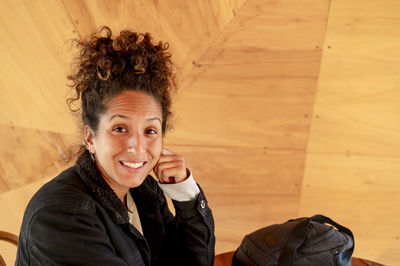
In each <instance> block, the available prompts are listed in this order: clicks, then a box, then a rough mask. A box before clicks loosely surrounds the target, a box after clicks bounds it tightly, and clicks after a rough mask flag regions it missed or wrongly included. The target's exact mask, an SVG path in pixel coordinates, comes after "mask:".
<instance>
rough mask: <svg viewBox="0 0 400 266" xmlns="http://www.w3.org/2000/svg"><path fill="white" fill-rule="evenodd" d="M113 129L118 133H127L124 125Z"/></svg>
mask: <svg viewBox="0 0 400 266" xmlns="http://www.w3.org/2000/svg"><path fill="white" fill-rule="evenodd" d="M113 131H114V132H117V133H125V132H126V129H125V128H124V127H114V128H113Z"/></svg>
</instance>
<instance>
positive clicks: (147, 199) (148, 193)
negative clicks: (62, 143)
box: [75, 150, 162, 224]
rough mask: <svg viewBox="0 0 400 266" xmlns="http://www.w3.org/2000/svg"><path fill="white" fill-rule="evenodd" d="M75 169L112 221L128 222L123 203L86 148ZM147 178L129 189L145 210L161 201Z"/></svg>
mask: <svg viewBox="0 0 400 266" xmlns="http://www.w3.org/2000/svg"><path fill="white" fill-rule="evenodd" d="M75 169H76V171H77V173H78V175H79V176H80V178H81V179H82V181H83V182H84V183H85V184H86V186H87V187H88V188H89V191H90V193H91V195H92V196H93V197H94V198H95V199H96V200H97V201H98V202H99V203H100V204H101V205H102V206H103V207H104V208H105V209H106V210H107V212H108V213H109V214H110V216H111V218H112V219H113V221H114V222H115V223H117V224H127V223H129V217H128V212H127V209H126V207H125V205H124V204H123V203H122V202H121V200H120V199H119V198H118V196H117V194H115V192H114V191H113V190H112V189H111V187H110V186H109V185H108V184H107V182H106V181H105V180H104V179H103V177H102V176H101V173H100V171H99V170H98V168H97V166H96V163H95V162H94V161H92V159H91V158H90V154H89V152H88V151H87V150H85V151H84V152H83V153H82V154H81V155H80V156H79V157H78V159H77V161H76V165H75ZM149 178H152V177H151V176H147V178H146V180H145V181H144V182H143V183H142V184H141V185H140V186H139V187H136V188H133V189H130V192H131V194H132V196H133V198H134V200H135V203H136V205H140V208H139V209H142V210H143V211H145V212H146V211H150V209H153V208H158V207H159V205H160V204H161V203H162V198H161V197H160V196H159V195H158V194H157V193H156V192H155V191H153V190H151V186H150V185H149V183H151V182H149V180H148V179H149ZM138 207H139V206H138Z"/></svg>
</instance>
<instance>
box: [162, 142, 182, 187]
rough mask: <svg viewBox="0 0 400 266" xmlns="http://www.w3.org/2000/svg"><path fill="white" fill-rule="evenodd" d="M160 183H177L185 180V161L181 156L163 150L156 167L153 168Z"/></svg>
mask: <svg viewBox="0 0 400 266" xmlns="http://www.w3.org/2000/svg"><path fill="white" fill-rule="evenodd" d="M154 173H155V174H156V175H157V178H158V180H159V181H160V183H179V182H182V181H184V180H185V179H186V178H187V171H186V166H185V160H184V159H183V157H182V156H180V155H178V154H175V153H173V152H172V151H170V150H168V149H165V148H164V149H163V150H162V152H161V156H160V159H159V160H158V162H157V165H156V166H155V167H154Z"/></svg>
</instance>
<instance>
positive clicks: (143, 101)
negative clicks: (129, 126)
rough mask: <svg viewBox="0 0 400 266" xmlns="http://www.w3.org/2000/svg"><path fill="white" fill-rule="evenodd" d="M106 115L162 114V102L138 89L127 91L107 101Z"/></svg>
mask: <svg viewBox="0 0 400 266" xmlns="http://www.w3.org/2000/svg"><path fill="white" fill-rule="evenodd" d="M105 115H106V116H109V117H111V116H115V115H124V116H149V115H152V116H160V118H161V107H160V104H159V103H157V102H156V100H154V98H153V97H152V96H150V95H147V94H144V93H142V92H137V91H125V92H123V93H121V94H119V95H117V96H115V97H113V98H111V99H110V100H109V101H108V102H107V111H106V113H105Z"/></svg>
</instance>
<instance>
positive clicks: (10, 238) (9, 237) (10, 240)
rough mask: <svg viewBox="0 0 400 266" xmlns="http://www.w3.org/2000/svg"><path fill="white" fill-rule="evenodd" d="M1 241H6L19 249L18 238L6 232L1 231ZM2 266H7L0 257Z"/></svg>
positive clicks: (0, 265)
mask: <svg viewBox="0 0 400 266" xmlns="http://www.w3.org/2000/svg"><path fill="white" fill-rule="evenodd" d="M0 240H2V241H6V242H8V243H11V244H13V245H15V246H16V247H18V236H17V235H14V234H12V233H8V232H5V231H0ZM0 266H6V263H5V261H4V259H3V257H2V256H1V255H0Z"/></svg>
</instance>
